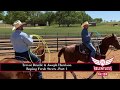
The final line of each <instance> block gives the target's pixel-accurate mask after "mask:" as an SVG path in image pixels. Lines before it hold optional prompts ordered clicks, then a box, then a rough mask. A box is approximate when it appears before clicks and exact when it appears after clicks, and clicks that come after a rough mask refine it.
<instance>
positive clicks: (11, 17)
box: [0, 11, 102, 27]
mask: <svg viewBox="0 0 120 90" xmlns="http://www.w3.org/2000/svg"><path fill="white" fill-rule="evenodd" d="M0 20H3V21H4V23H6V24H13V22H14V21H16V20H21V21H22V22H26V23H28V24H31V25H32V26H35V25H36V24H38V25H39V26H41V25H42V26H43V25H46V24H47V25H48V26H50V25H51V24H58V25H59V26H67V27H69V26H70V25H72V24H82V23H83V22H85V21H89V22H96V23H100V22H102V19H101V18H95V19H93V18H92V17H91V16H89V15H88V14H86V12H85V11H55V12H53V11H44V12H42V11H6V12H4V11H0Z"/></svg>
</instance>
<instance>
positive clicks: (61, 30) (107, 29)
mask: <svg viewBox="0 0 120 90" xmlns="http://www.w3.org/2000/svg"><path fill="white" fill-rule="evenodd" d="M81 30H82V28H81V27H80V25H74V26H71V27H58V25H52V26H42V27H35V28H34V27H27V28H25V29H24V32H26V33H28V34H40V35H56V34H57V33H58V34H59V35H68V33H69V36H76V35H77V36H78V35H80V32H81ZM89 31H90V32H91V31H92V32H93V31H95V32H96V31H97V32H98V33H100V34H112V33H114V34H117V35H119V36H120V26H114V27H113V26H110V25H98V26H96V27H93V26H90V27H89ZM11 33H12V30H11V28H0V34H11Z"/></svg>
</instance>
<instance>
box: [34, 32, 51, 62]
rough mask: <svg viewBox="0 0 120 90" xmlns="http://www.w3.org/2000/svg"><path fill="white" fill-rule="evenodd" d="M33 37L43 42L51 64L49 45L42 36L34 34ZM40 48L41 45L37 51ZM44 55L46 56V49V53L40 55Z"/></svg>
mask: <svg viewBox="0 0 120 90" xmlns="http://www.w3.org/2000/svg"><path fill="white" fill-rule="evenodd" d="M32 36H33V37H36V38H37V39H38V40H39V42H40V41H42V43H43V45H44V48H45V47H46V49H47V52H48V53H49V62H50V50H49V48H48V45H47V43H46V42H45V40H44V39H43V38H42V37H41V36H39V35H36V34H32ZM38 48H39V45H38V46H37V47H36V49H35V50H37V49H38ZM44 54H45V49H44V52H43V53H42V54H41V55H39V56H42V55H44Z"/></svg>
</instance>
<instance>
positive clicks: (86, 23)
mask: <svg viewBox="0 0 120 90" xmlns="http://www.w3.org/2000/svg"><path fill="white" fill-rule="evenodd" d="M85 25H91V24H89V23H88V21H86V22H84V23H83V24H82V25H81V27H82V28H83V27H84V26H85Z"/></svg>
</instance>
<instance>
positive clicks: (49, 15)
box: [44, 11, 55, 26]
mask: <svg viewBox="0 0 120 90" xmlns="http://www.w3.org/2000/svg"><path fill="white" fill-rule="evenodd" d="M44 15H45V21H46V22H48V25H49V26H50V25H51V23H52V22H53V21H54V20H55V13H54V12H52V11H46V12H45V14H44Z"/></svg>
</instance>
